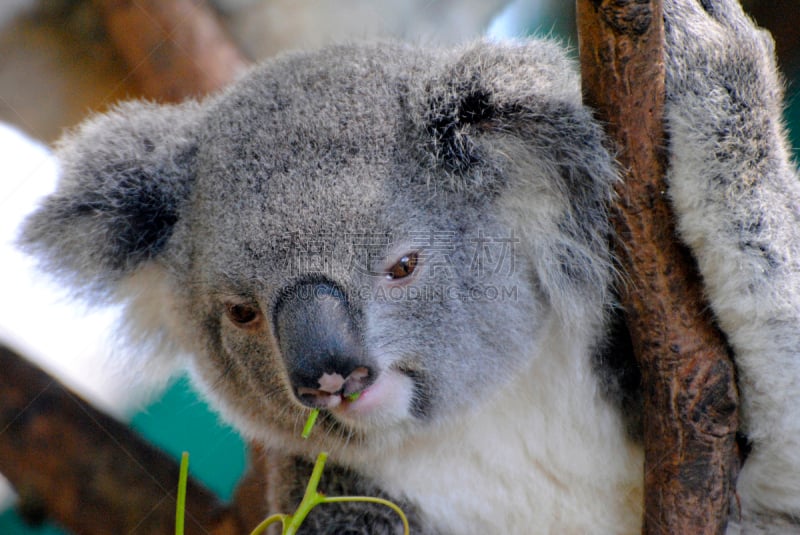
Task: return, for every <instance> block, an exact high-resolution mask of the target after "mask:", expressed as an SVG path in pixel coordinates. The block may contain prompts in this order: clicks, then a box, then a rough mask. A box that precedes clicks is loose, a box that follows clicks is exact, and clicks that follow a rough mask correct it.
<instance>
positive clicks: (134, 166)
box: [19, 102, 200, 296]
mask: <svg viewBox="0 0 800 535" xmlns="http://www.w3.org/2000/svg"><path fill="white" fill-rule="evenodd" d="M199 113H200V108H199V105H198V104H197V103H194V102H191V103H185V104H181V105H179V106H159V105H156V104H150V103H144V102H131V103H126V104H123V105H121V106H119V107H117V108H116V109H114V110H113V111H111V112H110V113H107V114H104V115H98V116H96V117H94V118H92V119H90V120H89V121H87V122H85V123H84V124H82V125H81V126H80V127H79V128H78V129H77V130H76V131H75V132H73V133H71V134H70V135H68V136H66V137H65V138H64V139H63V140H62V141H61V142H60V143H59V145H58V151H57V155H58V158H59V164H60V167H61V168H60V173H61V175H60V178H59V183H58V186H57V188H56V191H55V192H54V193H52V194H50V195H49V196H48V197H46V198H45V199H44V201H43V202H42V204H41V205H40V206H39V208H37V210H36V211H35V212H33V214H31V215H30V216H28V218H27V219H26V220H25V222H24V224H23V226H22V231H21V235H20V238H19V244H20V246H21V247H22V248H23V249H24V250H26V251H27V252H29V253H31V254H33V255H34V256H36V257H38V259H39V261H40V263H41V264H42V267H43V268H44V269H45V270H46V271H49V272H52V273H54V274H56V275H58V276H59V277H61V278H64V279H65V280H66V282H67V283H68V284H70V285H71V286H72V288H73V290H75V291H78V292H81V293H82V292H85V291H90V292H93V293H95V294H98V293H99V294H100V296H103V295H109V294H111V293H112V292H113V290H114V289H115V287H116V285H117V283H119V281H120V280H121V279H122V278H123V277H125V276H126V275H129V274H131V273H132V272H133V271H134V270H135V269H136V268H137V267H139V266H140V265H141V264H143V263H145V262H147V261H148V260H151V259H153V258H154V257H156V256H157V255H158V254H159V253H160V252H161V251H162V250H163V248H164V247H165V245H166V243H167V241H168V239H169V237H170V235H171V233H172V230H173V227H174V225H175V223H176V222H177V221H178V219H179V217H180V211H181V207H182V204H183V202H184V201H185V199H186V198H187V197H188V195H189V191H190V188H191V184H192V182H193V180H192V179H193V176H194V157H195V152H196V146H197V142H196V139H195V137H194V135H193V133H192V125H194V124H196V122H197V120H198V117H199Z"/></svg>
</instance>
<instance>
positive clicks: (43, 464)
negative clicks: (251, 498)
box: [0, 346, 242, 535]
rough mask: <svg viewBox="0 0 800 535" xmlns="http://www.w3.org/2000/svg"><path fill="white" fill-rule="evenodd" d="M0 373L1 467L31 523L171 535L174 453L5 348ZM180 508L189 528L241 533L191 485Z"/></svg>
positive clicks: (230, 516) (228, 514) (225, 534)
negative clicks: (183, 507) (147, 440)
mask: <svg viewBox="0 0 800 535" xmlns="http://www.w3.org/2000/svg"><path fill="white" fill-rule="evenodd" d="M0 370H2V373H0V392H2V393H3V396H2V403H0V473H2V474H3V475H4V476H5V477H6V478H8V480H9V481H10V482H11V484H12V485H13V487H14V488H15V489H16V490H17V492H18V494H19V496H20V509H21V511H22V512H23V514H24V515H25V516H26V517H27V518H28V519H29V520H32V521H35V520H37V519H44V518H50V519H53V520H55V521H56V522H58V523H59V524H60V525H62V526H64V527H66V528H68V529H70V530H72V531H73V532H75V533H81V534H85V535H92V534H98V535H100V534H107V533H148V534H159V533H163V534H165V535H170V534H173V533H174V526H175V496H176V491H177V485H178V466H177V464H176V463H175V462H174V461H173V460H172V459H171V458H170V457H168V456H166V455H165V454H163V453H162V452H160V451H159V450H157V449H155V448H154V447H152V446H150V445H148V444H147V443H145V441H144V440H142V439H141V438H139V437H138V436H137V435H136V434H135V433H133V432H132V431H131V430H130V429H129V428H127V427H126V426H125V425H124V424H122V423H120V422H118V421H116V420H114V419H113V418H110V417H109V416H107V415H105V414H103V413H101V412H99V411H98V410H96V409H94V408H92V407H91V406H90V405H89V404H87V403H86V402H85V401H83V400H82V399H80V397H78V396H77V395H76V394H74V393H72V392H70V391H69V390H67V389H66V388H65V387H64V386H62V385H61V384H59V383H58V382H57V381H56V380H55V379H53V378H51V377H50V376H48V375H47V374H46V373H44V372H42V371H41V370H39V369H38V368H36V367H35V366H33V365H32V364H30V363H29V362H27V361H25V360H24V359H23V358H22V357H20V356H19V355H17V354H16V353H14V352H13V351H12V350H10V349H8V348H7V347H3V346H0ZM186 510H187V515H186V533H196V534H208V533H212V534H216V535H233V534H236V533H240V532H242V530H239V529H238V522H237V520H236V518H235V515H234V513H233V512H232V511H231V510H230V509H226V508H225V507H223V505H222V504H221V503H220V502H219V501H218V500H217V499H216V498H215V497H214V496H213V495H212V494H211V493H210V492H209V491H207V490H206V489H205V488H203V487H202V486H200V485H199V484H198V483H197V482H195V481H190V482H189V485H188V489H187V504H186Z"/></svg>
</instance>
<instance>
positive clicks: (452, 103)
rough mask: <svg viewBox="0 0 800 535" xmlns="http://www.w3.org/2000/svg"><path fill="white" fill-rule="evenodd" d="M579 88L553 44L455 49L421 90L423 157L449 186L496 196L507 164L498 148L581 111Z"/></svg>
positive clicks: (502, 149) (480, 45) (480, 44)
mask: <svg viewBox="0 0 800 535" xmlns="http://www.w3.org/2000/svg"><path fill="white" fill-rule="evenodd" d="M579 87H580V85H579V84H578V80H577V75H576V72H575V69H574V68H573V65H572V64H571V62H570V61H569V59H568V58H567V56H566V55H565V54H564V52H563V49H562V47H560V46H559V45H558V44H556V43H554V42H550V41H546V40H540V41H531V42H527V41H526V42H508V43H505V44H499V43H489V42H478V43H475V44H473V45H471V46H470V47H468V48H466V49H462V50H457V51H455V52H454V53H452V54H451V55H450V56H446V57H445V58H444V62H443V68H442V70H441V71H440V72H439V74H438V75H436V76H434V77H433V78H432V79H430V80H429V81H428V82H427V84H426V85H425V87H424V89H423V91H422V93H423V95H425V96H424V97H423V102H422V103H421V109H422V112H421V115H420V119H421V122H422V127H423V128H424V131H425V133H426V134H427V140H426V145H427V150H428V152H429V153H430V154H431V155H432V159H433V161H434V162H435V165H437V166H438V167H439V168H441V169H443V170H444V171H446V172H447V173H448V175H449V176H450V183H451V185H453V186H455V187H466V188H467V189H476V188H477V189H480V190H483V191H482V192H481V194H485V193H487V192H491V191H493V190H494V191H496V190H497V188H498V186H500V185H501V183H502V180H503V179H502V176H503V174H504V173H503V171H502V168H503V166H504V164H505V160H506V159H507V158H504V156H503V154H506V153H507V150H506V149H507V147H503V146H502V145H503V142H502V141H501V142H500V143H498V141H499V140H500V139H501V138H503V137H504V136H508V135H509V134H510V135H512V136H517V137H518V138H520V139H521V140H522V141H523V143H528V139H527V137H528V136H527V134H529V133H530V130H531V128H534V129H535V128H536V127H537V126H538V125H537V124H536V123H537V122H539V121H541V120H542V119H543V118H552V119H553V120H556V121H557V120H559V119H560V118H561V117H562V116H563V114H562V113H561V112H562V111H564V112H566V113H567V114H568V115H569V114H571V113H572V111H573V110H579V109H581V107H582V106H581V103H580V94H579V93H578V90H577V89H578V88H579ZM551 122H552V121H551ZM523 130H527V131H526V132H523ZM505 139H509V138H508V137H506V138H505ZM534 139H535V138H534ZM487 188H488V189H487Z"/></svg>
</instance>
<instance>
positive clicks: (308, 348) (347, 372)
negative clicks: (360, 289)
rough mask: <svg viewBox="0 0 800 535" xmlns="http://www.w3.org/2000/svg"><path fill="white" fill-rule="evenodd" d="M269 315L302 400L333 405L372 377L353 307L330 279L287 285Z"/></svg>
mask: <svg viewBox="0 0 800 535" xmlns="http://www.w3.org/2000/svg"><path fill="white" fill-rule="evenodd" d="M273 320H274V324H275V330H276V333H277V337H278V346H279V347H280V351H281V356H282V357H283V361H284V364H285V366H286V370H287V372H288V374H289V380H290V381H291V383H292V388H293V390H294V394H295V396H296V397H297V399H298V400H299V401H300V402H301V403H303V404H304V405H307V406H309V407H315V408H325V407H334V406H336V405H338V404H339V403H340V402H341V401H342V399H346V398H348V397H349V396H352V395H354V394H358V393H359V392H361V391H362V390H364V389H365V388H366V387H367V386H369V385H370V384H371V383H372V381H373V380H374V376H375V366H374V364H373V363H372V361H371V359H369V358H368V357H367V356H366V354H365V351H364V347H363V343H362V339H361V333H360V332H359V329H358V327H357V325H356V322H355V321H354V314H353V311H352V310H351V308H350V304H349V303H348V300H347V297H346V295H345V293H344V292H343V291H342V290H341V289H340V288H339V287H338V286H336V285H335V284H333V283H332V282H329V281H324V280H313V281H306V282H300V283H297V284H294V285H292V286H291V287H289V288H287V289H286V290H285V291H283V292H282V293H281V296H280V298H279V299H278V301H277V303H276V306H275V309H274V313H273Z"/></svg>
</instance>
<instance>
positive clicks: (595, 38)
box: [577, 0, 738, 534]
mask: <svg viewBox="0 0 800 535" xmlns="http://www.w3.org/2000/svg"><path fill="white" fill-rule="evenodd" d="M577 5H578V29H579V36H580V37H579V41H580V57H581V71H582V76H583V91H584V98H585V100H586V102H587V104H589V105H590V106H591V107H593V108H594V109H595V110H596V112H597V117H598V118H599V119H600V120H601V121H603V122H605V123H606V125H607V132H608V133H609V135H610V137H611V139H612V140H613V141H614V142H615V143H616V144H617V146H618V147H619V150H620V152H619V155H618V159H619V162H620V167H621V168H622V170H623V175H624V176H623V178H624V181H623V182H622V183H621V184H620V185H619V188H618V195H619V199H618V201H617V203H616V206H615V207H614V210H613V211H614V215H613V218H614V224H615V228H616V230H617V233H618V236H619V240H620V242H621V243H619V244H618V253H619V257H620V259H621V263H622V267H623V269H624V271H625V273H626V277H627V283H626V284H625V285H624V287H623V288H622V291H623V295H622V296H621V299H622V302H623V306H624V307H625V310H626V314H627V320H628V327H629V329H630V332H631V337H632V339H633V343H634V350H635V352H636V353H637V360H638V362H639V364H640V366H641V368H642V381H643V391H644V411H645V414H644V425H645V437H644V440H645V467H644V469H645V503H644V507H645V510H644V527H643V529H644V533H648V534H655V533H664V534H672V533H723V532H724V527H725V525H726V522H727V513H728V506H729V498H730V494H731V492H732V481H733V475H732V472H733V471H734V466H735V462H734V461H735V459H736V455H735V431H736V428H737V423H738V421H737V412H736V407H737V391H736V387H735V381H734V378H735V377H734V368H733V364H732V363H731V361H730V359H729V358H728V356H727V349H726V346H725V343H724V340H723V338H722V336H721V335H720V333H719V332H718V331H717V330H716V329H715V328H714V327H713V326H712V319H711V317H710V316H709V314H708V312H707V310H708V309H707V306H706V305H705V303H704V302H703V299H702V289H701V285H700V281H699V277H698V275H697V272H696V268H695V266H694V264H693V262H692V260H691V258H690V255H689V253H688V252H687V251H686V250H685V249H684V248H682V247H681V246H680V245H678V243H677V242H676V240H675V238H674V236H675V232H674V228H673V224H672V216H671V214H670V207H669V205H668V201H667V199H666V196H665V193H664V192H665V191H666V186H665V183H664V178H663V177H664V169H665V159H664V155H663V153H662V152H661V147H663V146H664V135H663V109H664V49H663V46H664V45H663V42H664V28H663V17H662V10H661V5H660V2H659V1H657V0H651V1H650V2H645V1H642V0H636V1H634V0H578V1H577Z"/></svg>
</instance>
